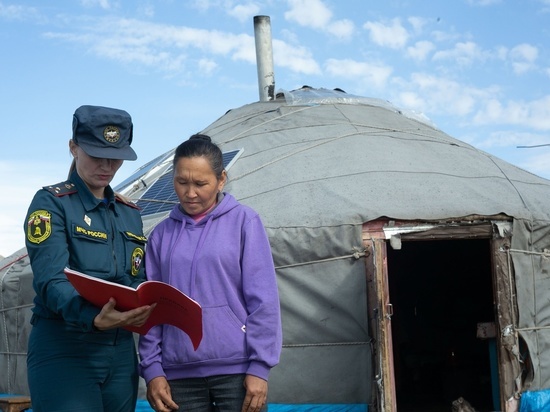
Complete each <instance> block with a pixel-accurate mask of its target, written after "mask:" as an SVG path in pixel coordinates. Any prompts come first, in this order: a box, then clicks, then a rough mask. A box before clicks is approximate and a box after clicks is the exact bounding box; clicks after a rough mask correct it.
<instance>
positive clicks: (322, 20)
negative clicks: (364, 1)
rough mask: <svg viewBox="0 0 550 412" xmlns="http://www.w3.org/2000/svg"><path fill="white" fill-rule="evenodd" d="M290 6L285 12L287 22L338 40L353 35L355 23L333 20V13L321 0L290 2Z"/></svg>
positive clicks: (292, 0) (296, 0) (289, 0)
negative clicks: (323, 33)
mask: <svg viewBox="0 0 550 412" xmlns="http://www.w3.org/2000/svg"><path fill="white" fill-rule="evenodd" d="M288 5H289V10H288V11H287V12H285V19H286V20H287V21H293V22H295V23H298V24H299V25H300V26H303V27H309V28H312V29H315V30H318V31H322V32H325V33H328V34H331V35H333V36H335V37H336V38H338V39H349V38H350V37H351V35H352V34H353V31H354V28H355V26H354V24H353V22H352V21H351V20H349V19H342V20H333V19H332V16H333V14H332V11H331V10H330V9H329V8H328V7H327V6H326V5H325V4H324V3H323V2H322V1H321V0H288Z"/></svg>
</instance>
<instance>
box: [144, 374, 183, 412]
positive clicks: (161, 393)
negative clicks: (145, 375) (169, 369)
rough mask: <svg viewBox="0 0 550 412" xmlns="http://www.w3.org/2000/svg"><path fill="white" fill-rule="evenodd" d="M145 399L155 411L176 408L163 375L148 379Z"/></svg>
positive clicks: (167, 411) (162, 411) (165, 411)
mask: <svg viewBox="0 0 550 412" xmlns="http://www.w3.org/2000/svg"><path fill="white" fill-rule="evenodd" d="M147 400H148V401H149V405H151V408H153V410H154V411H156V412H169V411H175V410H177V409H178V405H177V404H176V403H175V402H174V400H173V399H172V392H171V391H170V385H169V384H168V381H167V380H166V378H165V377H164V376H158V377H156V378H153V379H151V380H150V381H149V383H148V384H147Z"/></svg>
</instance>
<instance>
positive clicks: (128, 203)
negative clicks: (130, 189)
mask: <svg viewBox="0 0 550 412" xmlns="http://www.w3.org/2000/svg"><path fill="white" fill-rule="evenodd" d="M115 200H116V201H117V202H120V203H122V204H125V205H126V206H130V207H133V208H134V209H137V210H141V208H140V207H139V206H138V205H136V204H135V203H134V202H132V201H131V200H130V198H128V197H126V196H124V195H121V194H120V193H116V192H115Z"/></svg>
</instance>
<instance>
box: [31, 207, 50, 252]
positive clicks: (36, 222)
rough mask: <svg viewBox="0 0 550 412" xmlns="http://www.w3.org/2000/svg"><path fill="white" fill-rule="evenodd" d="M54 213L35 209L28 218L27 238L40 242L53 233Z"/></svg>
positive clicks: (32, 241) (36, 242) (33, 241)
mask: <svg viewBox="0 0 550 412" xmlns="http://www.w3.org/2000/svg"><path fill="white" fill-rule="evenodd" d="M51 220H52V214H51V213H50V212H49V211H47V210H35V211H34V212H32V213H31V214H30V215H29V217H28V218H27V239H28V241H29V242H31V243H35V244H37V245H38V244H40V243H42V242H43V241H45V240H46V239H47V238H49V237H50V235H51V233H52V222H51Z"/></svg>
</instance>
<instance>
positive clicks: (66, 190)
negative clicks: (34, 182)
mask: <svg viewBox="0 0 550 412" xmlns="http://www.w3.org/2000/svg"><path fill="white" fill-rule="evenodd" d="M43 189H45V190H47V191H48V192H50V193H51V194H53V195H54V196H57V197H61V196H66V195H71V194H73V193H76V192H78V190H77V189H76V186H75V185H74V183H72V182H71V181H70V180H66V181H64V182H61V183H57V184H55V185H51V186H44V187H43Z"/></svg>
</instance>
